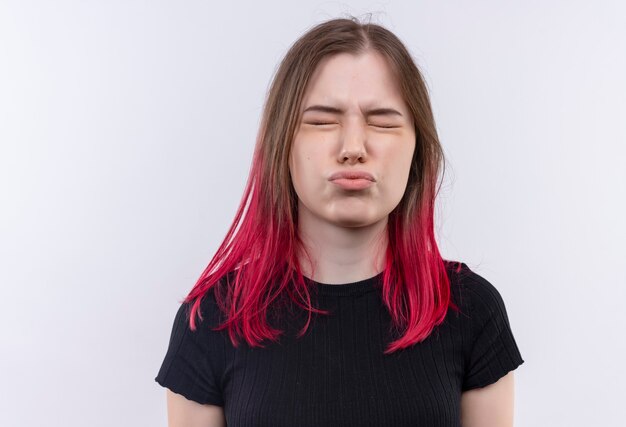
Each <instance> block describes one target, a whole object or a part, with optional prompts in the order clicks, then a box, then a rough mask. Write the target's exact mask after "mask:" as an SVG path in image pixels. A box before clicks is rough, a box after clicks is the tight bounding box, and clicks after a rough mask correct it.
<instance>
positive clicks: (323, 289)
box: [304, 270, 384, 296]
mask: <svg viewBox="0 0 626 427" xmlns="http://www.w3.org/2000/svg"><path fill="white" fill-rule="evenodd" d="M383 273H384V270H383V271H381V272H380V273H378V274H376V275H375V276H372V277H368V278H367V279H363V280H359V281H357V282H350V283H342V284H329V283H322V282H317V281H315V280H312V279H310V278H308V277H306V276H305V277H304V278H305V280H306V281H308V282H310V283H311V286H312V287H313V288H314V289H315V290H317V293H318V294H320V295H328V296H348V295H361V294H365V293H367V292H371V291H374V290H377V289H380V288H381V287H382V279H383Z"/></svg>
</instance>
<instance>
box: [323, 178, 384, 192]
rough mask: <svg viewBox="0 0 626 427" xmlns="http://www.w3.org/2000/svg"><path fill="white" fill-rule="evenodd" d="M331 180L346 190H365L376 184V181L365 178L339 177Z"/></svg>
mask: <svg viewBox="0 0 626 427" xmlns="http://www.w3.org/2000/svg"><path fill="white" fill-rule="evenodd" d="M331 182H332V183H333V184H335V185H337V186H338V187H341V188H343V189H344V190H363V189H366V188H368V187H371V186H372V185H374V181H371V180H369V179H365V178H337V179H333V180H331Z"/></svg>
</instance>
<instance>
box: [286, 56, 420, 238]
mask: <svg viewBox="0 0 626 427" xmlns="http://www.w3.org/2000/svg"><path fill="white" fill-rule="evenodd" d="M414 150H415V129H414V125H413V119H412V117H411V115H410V113H409V110H408V107H407V106H406V104H405V102H404V100H403V98H402V94H401V92H400V89H399V87H398V86H397V82H396V81H395V80H394V77H393V74H392V72H391V69H390V68H389V66H388V65H387V63H386V62H385V59H384V58H383V57H382V56H381V55H380V54H378V53H375V52H368V53H365V54H361V55H359V56H354V55H351V54H346V53H341V54H336V55H334V56H331V57H327V58H325V59H324V60H322V62H321V63H320V64H319V65H318V67H317V69H316V70H315V72H314V73H313V75H312V77H311V80H310V81H309V85H308V87H307V89H306V92H305V94H304V99H303V102H302V107H301V110H300V124H299V127H298V130H297V132H296V135H295V138H294V141H293V146H292V149H291V154H290V157H289V170H290V172H291V179H292V182H293V186H294V188H295V191H296V193H297V195H298V199H299V200H298V209H299V216H300V217H301V216H302V215H313V216H315V217H316V218H317V219H318V220H322V221H326V222H330V223H332V224H335V225H338V226H342V227H363V226H367V225H371V224H373V223H375V222H378V221H380V220H382V219H386V217H387V215H389V213H390V212H391V211H392V210H393V209H394V208H395V207H396V206H397V205H398V203H399V202H400V200H401V199H402V196H403V194H404V191H405V189H406V185H407V180H408V177H409V169H410V165H411V159H412V158H413V151H414ZM353 171H357V172H366V173H369V174H371V176H372V179H373V180H374V181H369V180H363V179H360V180H357V179H354V180H350V179H343V180H334V181H333V180H331V177H332V175H333V174H335V173H337V172H353Z"/></svg>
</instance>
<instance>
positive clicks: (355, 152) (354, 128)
mask: <svg viewBox="0 0 626 427" xmlns="http://www.w3.org/2000/svg"><path fill="white" fill-rule="evenodd" d="M365 135H366V132H365V129H364V124H363V123H362V120H359V118H354V120H347V121H346V124H345V126H344V127H343V130H342V132H341V134H340V138H341V141H340V144H341V147H340V150H339V158H338V159H337V160H338V161H339V163H345V162H347V163H349V164H354V163H356V162H361V163H363V162H364V161H365V160H366V159H367V152H366V151H365V140H366V137H365Z"/></svg>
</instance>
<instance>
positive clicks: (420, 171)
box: [184, 17, 460, 354]
mask: <svg viewBox="0 0 626 427" xmlns="http://www.w3.org/2000/svg"><path fill="white" fill-rule="evenodd" d="M367 50H374V51H377V52H379V53H381V54H382V55H383V56H384V57H385V58H386V60H387V63H388V64H389V66H390V67H391V69H392V71H393V72H394V73H395V76H396V78H397V80H398V82H399V85H400V90H401V92H402V94H403V96H404V100H405V102H406V104H407V106H408V108H409V111H410V112H411V114H412V115H413V119H414V121H413V122H414V124H415V134H416V146H415V147H416V148H415V151H414V154H413V159H412V163H411V168H410V172H409V178H408V183H407V187H406V190H405V193H404V195H403V197H402V199H401V200H400V202H399V204H398V205H397V206H396V208H394V210H393V211H392V212H391V213H390V214H389V217H388V223H387V230H386V232H387V234H388V245H387V248H386V252H385V264H384V265H385V267H384V274H383V275H382V281H383V284H382V300H383V302H384V304H385V306H386V308H387V310H388V311H389V313H390V317H391V319H392V321H393V322H392V327H393V329H394V330H395V332H396V333H397V334H398V339H396V340H395V341H393V342H391V343H390V344H389V346H388V347H387V349H386V350H385V354H389V353H392V352H394V351H396V350H400V349H402V348H406V347H409V346H411V345H413V344H415V343H418V342H420V341H422V340H424V339H425V338H427V337H428V336H429V335H430V333H431V332H432V330H433V328H434V327H435V326H436V325H438V324H440V323H441V322H443V320H444V318H445V316H446V313H447V310H448V307H452V308H453V309H454V310H458V307H456V306H455V305H454V303H452V301H451V297H450V293H451V291H450V281H449V278H448V275H447V272H446V263H448V261H444V260H443V259H442V257H441V255H440V253H439V249H438V247H437V243H436V242H435V235H434V209H435V197H436V195H437V193H438V189H437V188H436V187H437V178H438V174H439V167H440V164H441V163H442V161H443V160H444V156H443V150H442V148H441V145H440V143H439V138H438V135H437V131H436V127H435V122H434V118H433V113H432V110H431V106H430V100H429V95H428V90H427V88H426V85H425V83H424V81H423V78H422V75H421V73H420V71H419V70H418V68H417V66H416V65H415V63H414V61H413V59H412V58H411V55H410V54H409V52H408V51H407V49H406V47H405V46H404V45H403V43H402V42H401V41H400V40H399V39H398V38H397V37H396V36H395V35H394V34H393V33H391V32H390V31H389V30H387V29H385V28H384V27H382V26H379V25H376V24H372V23H359V22H358V20H357V19H356V18H354V17H352V18H351V19H347V18H340V19H332V20H329V21H326V22H323V23H321V24H318V25H316V26H314V27H313V28H311V29H309V30H308V31H307V32H306V33H305V34H304V35H302V36H301V37H300V38H299V39H298V40H297V41H296V42H295V43H294V44H293V45H292V46H291V47H290V49H289V50H288V52H287V54H286V55H285V57H284V58H283V60H282V61H281V63H280V65H279V67H278V69H277V70H276V72H275V75H274V78H273V80H272V83H271V86H270V88H269V90H268V93H267V97H266V99H265V104H264V107H263V113H262V116H261V122H260V126H259V130H258V133H257V136H256V145H255V149H254V153H253V159H252V165H251V168H250V174H249V176H248V180H247V183H246V186H245V190H244V194H243V197H242V199H241V203H240V205H239V208H238V209H237V213H236V215H235V219H234V221H233V223H232V224H231V226H230V228H229V230H228V233H227V234H226V237H225V238H224V240H223V242H222V243H221V245H220V246H219V248H218V250H217V251H216V253H215V255H214V256H213V258H212V259H211V261H210V263H209V265H208V266H207V267H206V269H205V270H204V271H203V273H202V275H201V276H200V278H199V279H198V281H197V282H196V284H195V285H194V287H193V288H192V290H191V291H190V292H189V294H188V295H187V297H186V298H185V300H184V302H185V303H188V302H193V304H192V308H191V315H190V327H191V329H192V330H195V329H196V325H195V314H196V313H199V317H200V319H201V320H202V313H201V312H200V311H199V307H200V303H201V300H202V298H203V297H204V296H205V294H206V293H207V292H208V291H209V290H211V289H213V291H214V294H215V299H216V302H217V305H218V307H219V309H220V312H221V313H223V314H224V315H225V318H224V319H225V320H224V322H223V323H222V324H221V325H219V326H218V327H216V328H214V330H223V329H228V334H229V337H230V340H231V342H232V343H233V345H234V346H235V347H237V346H238V340H239V338H240V337H243V338H244V339H245V341H246V342H247V343H248V345H249V346H251V347H255V346H257V347H261V348H264V345H262V344H261V342H262V341H263V340H265V339H269V340H271V341H274V342H275V341H277V340H278V338H279V336H280V335H281V334H282V333H283V332H284V331H282V330H280V329H275V328H273V327H272V326H271V325H270V324H269V323H268V315H271V314H272V309H273V307H274V306H275V305H276V304H277V303H278V302H279V301H281V300H282V298H283V297H285V296H287V297H288V298H289V300H291V301H292V302H293V303H295V304H296V305H297V306H300V307H301V308H303V309H304V310H306V311H307V312H308V318H307V321H306V323H305V324H304V326H303V328H302V329H301V330H300V332H299V333H298V337H301V336H302V335H304V334H305V333H306V330H307V328H308V327H309V324H310V320H311V314H312V313H320V314H328V312H327V311H324V310H320V309H318V308H315V307H313V306H312V305H311V294H310V292H309V291H310V289H309V288H308V285H307V283H306V282H305V280H304V279H305V278H304V276H303V274H302V271H301V268H300V264H299V260H298V256H297V254H299V253H304V254H306V255H307V256H308V252H307V251H306V248H305V247H304V245H303V243H302V240H301V239H300V237H299V235H298V233H297V220H298V211H297V200H298V199H297V195H296V192H295V189H294V187H293V184H292V182H291V177H290V174H289V166H288V159H289V155H290V151H291V144H292V141H293V139H294V136H295V133H296V131H297V128H298V125H299V114H298V112H299V110H300V106H301V102H302V98H303V95H304V93H305V89H306V87H307V82H308V81H309V79H310V77H311V75H312V74H313V72H314V71H315V69H316V66H317V65H318V63H319V62H320V61H321V60H322V59H323V58H325V57H327V56H329V55H334V54H338V53H351V54H357V55H358V54H360V53H364V52H366V51H367ZM309 258H310V257H309ZM458 265H459V268H460V263H458Z"/></svg>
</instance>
